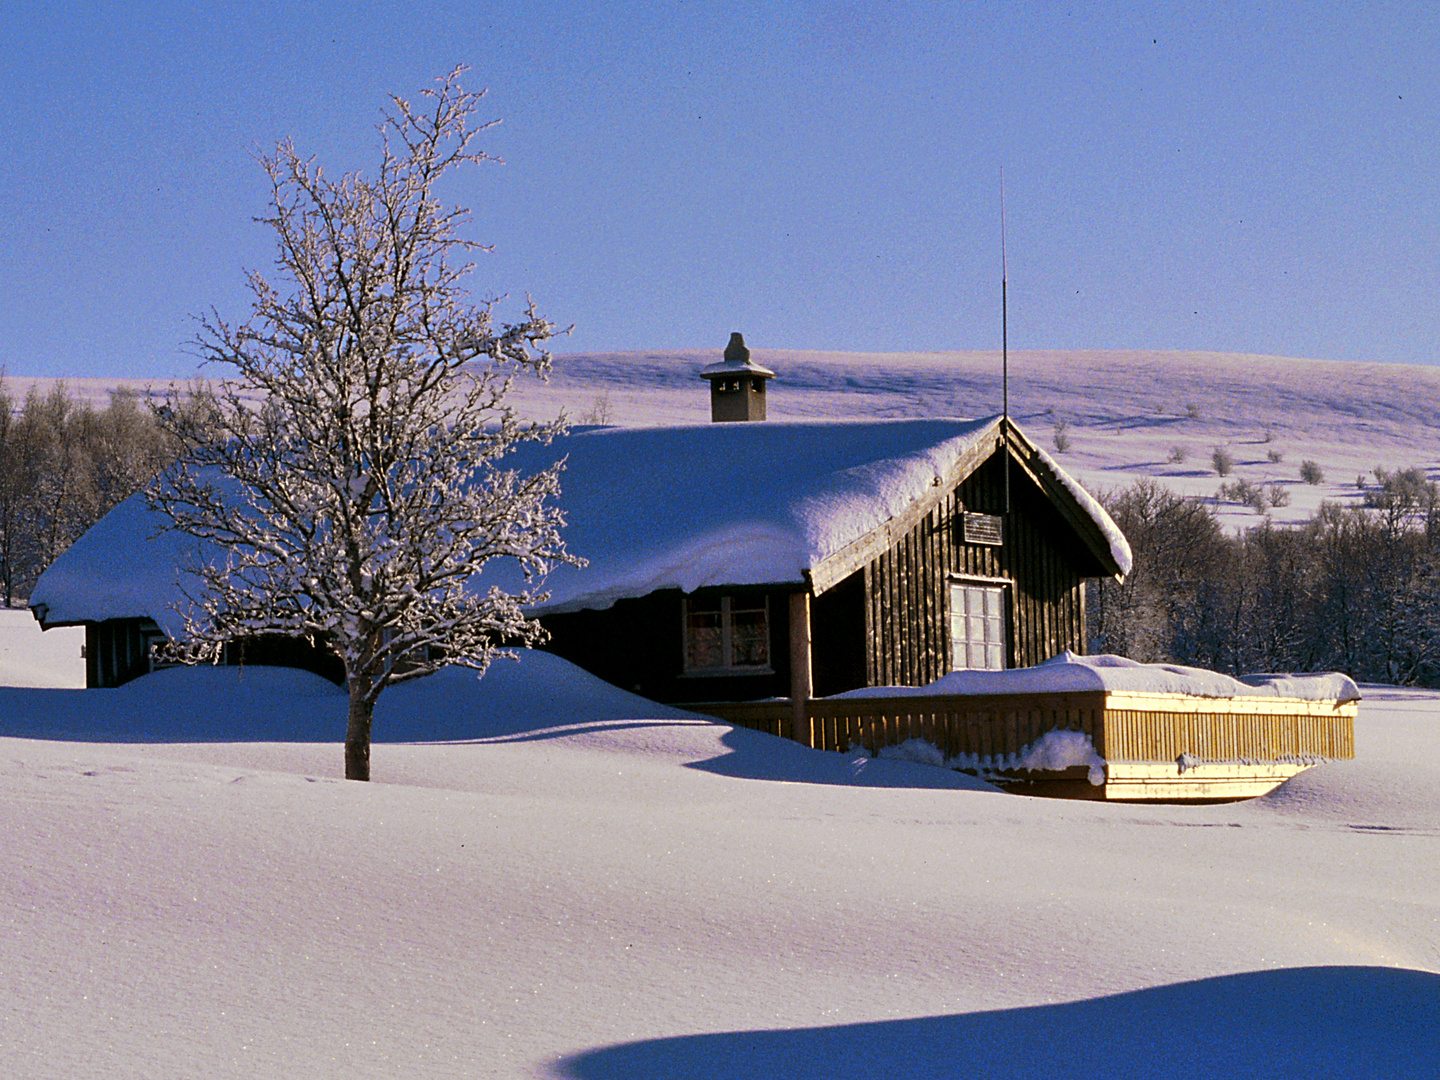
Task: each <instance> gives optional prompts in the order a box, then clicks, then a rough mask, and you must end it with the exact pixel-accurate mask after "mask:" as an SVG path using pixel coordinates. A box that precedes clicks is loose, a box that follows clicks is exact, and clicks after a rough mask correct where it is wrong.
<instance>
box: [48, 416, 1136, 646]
mask: <svg viewBox="0 0 1440 1080" xmlns="http://www.w3.org/2000/svg"><path fill="white" fill-rule="evenodd" d="M998 432H999V421H998V419H997V418H995V417H990V418H987V419H982V420H957V419H939V420H875V421H838V420H826V421H796V422H786V423H778V422H773V421H772V422H769V423H750V424H703V425H698V426H688V427H653V428H608V427H588V428H577V429H574V430H573V431H572V432H571V433H570V434H569V435H567V436H565V437H564V438H561V439H558V440H556V441H555V442H554V443H552V444H550V445H548V446H543V445H539V444H527V445H525V446H523V447H522V448H520V450H519V451H517V453H516V454H515V455H513V456H512V457H511V458H509V459H507V463H510V464H512V465H513V466H514V467H517V468H520V469H522V470H526V469H538V468H541V467H544V466H546V465H548V464H550V463H551V462H553V461H555V460H556V459H557V458H560V457H564V459H565V463H566V464H565V472H564V473H563V474H562V476H561V488H562V495H561V498H560V504H561V506H562V507H563V508H564V509H565V512H566V516H567V519H568V524H567V527H566V530H565V540H566V544H567V546H568V547H569V549H570V550H571V551H572V552H574V553H576V554H578V555H581V556H583V557H584V558H585V559H587V560H588V565H587V566H585V567H583V568H576V567H569V566H562V567H559V568H558V569H556V570H555V571H554V573H552V574H551V575H550V577H549V579H548V580H547V581H546V583H545V587H546V589H547V590H548V591H549V593H550V599H549V600H548V601H547V602H546V603H545V604H544V605H543V606H541V607H540V608H538V609H537V612H545V611H567V610H576V609H579V608H603V607H607V606H609V605H610V604H613V603H614V602H615V601H616V600H618V599H621V598H623V597H632V596H643V595H645V594H647V593H650V592H653V591H655V590H657V589H665V588H676V589H681V590H684V591H686V592H691V591H694V590H695V589H699V588H703V587H705V586H714V585H761V584H787V583H794V584H802V583H805V582H806V581H807V575H808V574H809V573H810V572H811V571H813V570H815V569H816V568H817V567H820V566H821V565H822V564H824V563H825V560H826V559H827V558H830V557H831V556H835V555H836V554H837V553H839V552H841V551H842V549H846V548H847V547H850V546H851V545H854V544H855V543H856V542H857V541H860V540H862V539H863V538H865V537H867V536H869V535H870V534H873V533H875V532H876V531H877V530H880V529H882V527H884V526H885V525H886V523H887V522H890V521H891V520H892V519H894V518H896V517H897V516H899V515H901V514H902V513H903V512H905V511H906V510H907V509H909V508H912V507H913V506H915V505H916V504H917V503H924V502H925V501H926V500H930V499H934V498H936V497H937V494H938V493H939V492H940V491H941V490H943V485H944V484H948V483H951V482H953V481H954V479H955V477H956V474H957V470H958V469H960V468H961V466H962V464H963V463H964V462H966V461H973V460H975V451H976V450H977V449H980V450H982V451H983V446H984V444H985V442H986V441H987V440H990V441H993V440H994V439H996V438H997V435H998ZM1027 445H1029V446H1030V447H1031V449H1032V450H1033V444H1028V440H1027ZM1044 460H1045V465H1046V468H1047V469H1050V470H1053V471H1054V473H1055V474H1056V476H1057V477H1058V478H1059V479H1060V482H1061V484H1062V485H1063V486H1064V488H1065V491H1066V492H1068V493H1069V494H1070V495H1071V496H1074V497H1075V503H1076V508H1077V509H1078V512H1079V514H1080V516H1082V517H1084V518H1085V519H1087V520H1088V521H1089V522H1090V523H1091V524H1092V525H1093V527H1094V530H1095V531H1096V533H1097V535H1099V536H1102V537H1103V538H1104V543H1106V544H1108V545H1109V553H1110V556H1111V559H1112V560H1113V562H1114V563H1115V564H1116V565H1117V566H1118V567H1119V569H1120V572H1122V573H1123V572H1125V571H1128V569H1129V566H1130V552H1129V548H1128V546H1126V545H1125V540H1124V537H1123V536H1121V535H1120V531H1119V529H1118V528H1116V527H1115V524H1114V522H1113V521H1111V520H1110V518H1109V516H1108V515H1107V514H1106V513H1105V511H1104V510H1103V509H1101V508H1100V506H1099V504H1098V503H1095V502H1094V501H1093V500H1091V499H1090V498H1089V497H1088V496H1086V495H1085V494H1084V492H1083V491H1082V490H1081V489H1080V488H1079V485H1077V484H1075V483H1074V481H1072V480H1070V479H1069V478H1068V477H1066V476H1065V475H1064V473H1063V471H1061V470H1060V468H1059V466H1058V465H1055V464H1054V462H1053V461H1050V460H1049V459H1048V458H1046V459H1044ZM161 524H162V519H161V518H159V516H158V515H155V514H152V513H151V512H150V511H148V510H147V509H146V507H145V505H144V502H143V500H142V499H140V498H139V497H135V498H132V499H130V500H128V501H126V502H125V503H122V504H121V505H120V506H119V507H117V508H116V509H115V510H113V511H112V512H111V513H110V514H109V515H107V516H106V517H105V518H104V519H103V520H102V521H101V522H100V523H99V524H97V525H96V526H95V527H94V528H93V529H91V530H90V531H89V532H88V533H86V534H85V535H84V536H83V537H82V538H81V539H80V540H79V541H78V542H77V543H76V544H75V545H74V546H73V547H71V548H70V550H69V551H67V552H66V553H65V554H64V555H62V556H61V557H60V559H58V560H57V561H56V562H55V564H54V565H53V566H52V567H51V568H50V569H49V570H47V571H46V572H45V574H44V576H43V577H42V578H41V580H40V582H39V584H38V585H37V586H36V588H35V590H34V592H33V593H32V595H31V602H32V606H38V605H44V608H45V610H44V613H43V620H44V622H45V623H46V625H57V624H65V623H75V622H83V621H92V620H101V619H108V618H129V617H135V616H148V617H150V618H152V619H154V620H155V621H156V622H157V623H159V624H160V626H161V628H162V629H165V630H166V631H167V632H170V631H173V630H175V629H178V624H179V621H180V620H179V617H178V616H177V615H176V614H175V612H174V610H173V609H174V607H175V606H176V605H177V603H179V602H180V601H181V600H183V595H182V593H181V591H180V576H179V575H178V574H177V567H179V566H180V565H181V564H182V563H184V562H186V561H187V556H188V557H189V558H190V559H193V558H194V557H195V553H196V548H195V541H193V540H190V539H189V538H187V537H184V536H179V535H176V534H174V533H162V532H161V531H160V526H161ZM477 582H478V583H479V584H480V585H482V586H483V587H487V588H488V587H489V585H491V584H496V585H499V586H500V587H502V588H508V587H518V586H519V585H520V582H519V580H518V573H517V571H516V570H515V568H514V567H513V566H511V565H507V564H502V561H499V560H497V561H496V562H493V563H491V564H489V565H488V566H487V567H486V569H485V570H484V572H483V573H482V574H481V575H480V577H479V578H478V579H477Z"/></svg>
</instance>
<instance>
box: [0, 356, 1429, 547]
mask: <svg viewBox="0 0 1440 1080" xmlns="http://www.w3.org/2000/svg"><path fill="white" fill-rule="evenodd" d="M717 336H720V335H717ZM720 355H721V350H719V349H681V350H675V351H654V352H643V353H605V354H593V355H564V354H561V355H558V356H557V358H556V362H555V372H554V375H553V376H552V378H551V379H550V382H549V383H548V384H543V385H542V384H537V383H534V382H531V381H528V380H524V381H521V382H519V383H517V384H516V400H517V401H518V402H519V403H520V404H521V405H522V407H523V408H524V409H525V410H526V411H528V412H530V413H531V414H532V415H536V416H546V417H549V416H554V415H555V414H556V413H558V412H559V411H560V410H561V409H564V410H565V411H566V413H567V414H568V415H570V416H571V417H572V418H573V419H575V420H578V421H585V422H605V423H614V424H622V425H636V424H660V423H703V422H705V421H707V420H708V419H709V416H710V412H709V399H708V397H707V390H706V386H705V383H704V382H703V381H702V380H701V379H700V378H699V377H698V372H699V371H700V369H701V368H702V367H704V366H705V365H706V364H711V363H714V362H715V361H717V360H718V359H719V358H720ZM752 355H753V357H754V359H755V361H756V362H758V363H761V364H764V365H766V366H768V367H771V368H773V369H775V371H776V372H778V373H779V376H780V378H779V380H778V381H777V382H776V383H775V384H774V385H773V386H772V387H771V394H770V400H769V412H770V416H771V418H773V419H780V420H786V419H804V418H810V417H822V416H823V417H871V418H873V417H919V418H932V417H940V416H959V417H980V416H986V415H989V414H991V413H997V412H999V411H1000V405H1001V389H1000V354H999V353H998V352H979V351H971V352H949V353H840V352H805V351H798V350H787V349H765V348H756V347H754V344H753V343H752ZM1010 374H1011V384H1010V404H1011V410H1012V412H1013V414H1014V415H1015V417H1016V419H1017V420H1018V421H1019V422H1020V423H1021V425H1022V426H1024V427H1025V429H1026V430H1027V431H1028V432H1029V433H1030V434H1031V436H1032V437H1033V438H1034V439H1035V440H1036V441H1037V442H1039V443H1041V444H1042V445H1043V446H1044V447H1045V448H1046V449H1047V450H1051V451H1052V452H1054V451H1055V429H1056V423H1057V421H1058V422H1060V423H1062V424H1063V425H1064V437H1065V438H1067V439H1068V442H1069V449H1068V450H1066V451H1065V452H1063V453H1057V454H1056V456H1057V458H1058V460H1059V462H1060V464H1061V465H1063V466H1064V467H1065V469H1066V470H1067V471H1069V472H1071V473H1073V474H1074V475H1076V476H1077V477H1078V478H1079V479H1080V480H1081V481H1082V482H1083V483H1085V484H1086V485H1087V486H1090V487H1092V488H1094V489H1097V490H1102V491H1103V490H1106V489H1110V488H1115V487H1123V486H1125V485H1127V484H1129V483H1132V482H1133V481H1134V480H1136V479H1138V478H1140V477H1151V478H1153V479H1155V480H1157V481H1159V482H1161V483H1164V484H1166V485H1168V486H1170V487H1171V488H1174V489H1175V490H1177V491H1181V492H1183V493H1185V494H1191V495H1204V496H1213V495H1215V493H1216V490H1217V489H1218V488H1219V486H1220V485H1221V484H1222V483H1234V482H1235V481H1237V480H1244V481H1247V482H1249V483H1250V484H1252V485H1255V486H1257V487H1261V488H1263V489H1268V488H1269V487H1270V485H1272V484H1277V485H1279V486H1280V487H1281V488H1282V489H1283V490H1284V491H1285V492H1286V494H1287V495H1288V496H1289V503H1288V505H1285V506H1280V507H1275V508H1273V509H1271V510H1270V511H1269V512H1270V515H1271V517H1272V518H1273V520H1275V521H1277V522H1295V521H1302V520H1304V519H1305V518H1307V517H1309V515H1310V514H1311V513H1312V512H1313V511H1314V510H1315V508H1316V507H1317V506H1319V504H1320V501H1321V499H1332V500H1341V501H1355V500H1358V498H1359V495H1358V492H1357V491H1356V486H1355V479H1356V476H1357V475H1359V474H1366V475H1367V477H1368V478H1369V479H1371V480H1373V477H1369V474H1370V472H1371V470H1373V469H1374V468H1375V467H1376V466H1377V465H1379V466H1383V467H1385V468H1387V469H1397V468H1409V467H1411V466H1420V467H1423V468H1425V469H1426V470H1428V471H1429V472H1430V474H1431V475H1432V477H1435V476H1440V367H1434V366H1426V365H1418V364H1363V363H1345V362H1338V361H1328V360H1304V359H1296V358H1290V357H1280V356H1248V355H1242V354H1235V353H1201V352H1135V351H1100V350H1096V351H1084V352H1074V351H1070V352H1062V351H1024V350H1017V351H1014V352H1011V354H1010ZM53 383H54V380H52V379H29V378H23V377H22V378H10V379H8V380H7V385H8V386H9V387H10V390H11V393H12V395H13V396H14V397H15V398H16V399H17V400H19V399H23V397H24V395H25V392H26V391H27V390H28V389H29V388H30V386H31V385H34V386H36V387H37V388H38V389H39V390H41V391H42V392H43V391H45V390H48V389H49V388H50V386H51V385H52V384H53ZM66 385H67V386H68V387H69V389H70V390H71V392H72V393H75V394H77V395H78V396H81V397H84V398H86V399H87V400H90V401H92V402H94V403H95V404H97V405H103V404H104V402H105V400H106V398H107V395H108V392H109V390H110V389H112V388H114V387H116V386H122V385H123V386H127V387H129V388H131V389H134V390H137V391H142V392H143V391H145V390H146V389H147V388H148V389H150V390H152V391H153V392H157V393H159V392H163V391H164V390H165V389H166V387H167V384H162V383H158V382H152V381H149V380H145V379H130V380H114V379H108V380H107V379H74V380H70V381H68V382H67V384H66ZM1216 447H1220V448H1222V449H1224V450H1226V451H1227V452H1228V453H1229V454H1230V456H1231V458H1232V459H1233V461H1234V470H1233V472H1232V473H1231V474H1230V475H1229V476H1228V477H1225V478H1222V477H1220V476H1217V475H1216V473H1215V470H1214V467H1213V465H1212V461H1211V458H1212V455H1213V453H1214V451H1215V449H1216ZM1176 457H1178V458H1181V460H1178V461H1176V460H1172V458H1176ZM1272 457H1276V458H1278V460H1273V461H1272V460H1271V458H1272ZM1307 460H1308V461H1314V462H1315V463H1316V464H1317V465H1318V466H1319V467H1320V470H1321V472H1322V473H1323V474H1324V480H1323V482H1322V483H1320V484H1307V483H1305V482H1304V481H1303V480H1301V478H1300V467H1301V465H1302V463H1304V462H1305V461H1307ZM1221 513H1222V517H1223V519H1224V520H1225V522H1226V524H1228V525H1230V526H1232V527H1236V528H1241V527H1245V526H1248V525H1253V524H1255V523H1257V522H1258V521H1259V520H1260V518H1259V515H1258V513H1257V512H1256V511H1255V510H1254V509H1252V508H1251V507H1248V506H1242V505H1239V504H1237V503H1235V502H1233V501H1232V502H1230V503H1228V504H1223V505H1222V506H1221Z"/></svg>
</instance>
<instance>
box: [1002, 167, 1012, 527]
mask: <svg viewBox="0 0 1440 1080" xmlns="http://www.w3.org/2000/svg"><path fill="white" fill-rule="evenodd" d="M1009 277H1010V267H1009V263H1008V262H1007V261H1006V254H1005V166H1004V165H1001V166H1000V395H1001V417H1000V436H1001V439H1002V440H1003V442H1002V445H1003V447H1004V450H1005V516H1006V517H1007V518H1008V517H1009V516H1010V302H1009V296H1008V292H1009Z"/></svg>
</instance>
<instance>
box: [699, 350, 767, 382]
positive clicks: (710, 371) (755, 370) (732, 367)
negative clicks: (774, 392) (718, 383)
mask: <svg viewBox="0 0 1440 1080" xmlns="http://www.w3.org/2000/svg"><path fill="white" fill-rule="evenodd" d="M726 375H759V376H762V377H763V378H766V379H777V378H779V376H778V375H776V374H775V372H773V371H771V370H770V369H769V368H767V367H765V366H764V365H763V364H757V363H756V362H755V361H754V360H751V359H750V357H749V356H746V357H745V359H744V360H741V361H733V360H721V361H720V362H719V363H717V364H711V365H709V366H708V367H704V368H701V369H700V377H701V378H702V379H720V378H724V377H725V376H726Z"/></svg>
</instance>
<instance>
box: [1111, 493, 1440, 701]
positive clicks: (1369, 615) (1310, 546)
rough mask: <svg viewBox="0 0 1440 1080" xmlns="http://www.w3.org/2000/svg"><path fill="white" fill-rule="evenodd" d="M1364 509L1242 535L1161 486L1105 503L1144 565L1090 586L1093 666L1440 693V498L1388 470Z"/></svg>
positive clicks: (1334, 507)
mask: <svg viewBox="0 0 1440 1080" xmlns="http://www.w3.org/2000/svg"><path fill="white" fill-rule="evenodd" d="M1373 475H1374V482H1373V483H1368V482H1367V483H1366V484H1365V486H1364V490H1363V503H1362V505H1353V506H1341V505H1339V504H1336V503H1325V504H1323V505H1322V506H1321V507H1320V509H1319V510H1318V511H1316V512H1315V513H1314V514H1313V515H1312V516H1311V518H1310V520H1309V521H1307V522H1305V523H1304V524H1302V525H1299V526H1294V527H1285V526H1276V525H1274V524H1272V523H1270V522H1269V521H1268V520H1267V521H1265V522H1263V523H1262V524H1260V525H1257V526H1256V527H1254V528H1251V529H1248V530H1246V531H1244V532H1242V533H1239V534H1235V533H1230V532H1227V531H1226V530H1225V529H1223V528H1222V527H1221V525H1220V523H1219V521H1218V520H1217V519H1216V516H1215V512H1214V509H1213V507H1212V506H1211V505H1210V504H1209V503H1208V502H1207V501H1205V500H1203V499H1197V498H1192V497H1186V496H1182V495H1178V494H1176V493H1175V492H1173V491H1170V490H1169V489H1167V488H1164V487H1162V486H1161V485H1159V484H1156V483H1155V482H1153V481H1150V480H1141V481H1139V482H1137V483H1135V484H1133V485H1131V486H1129V487H1127V488H1123V489H1120V490H1119V491H1116V492H1112V493H1110V494H1108V495H1106V496H1103V497H1102V499H1101V501H1102V502H1103V503H1104V504H1105V506H1106V509H1107V510H1108V511H1109V512H1110V514H1111V516H1112V517H1113V518H1114V519H1115V522H1116V524H1117V525H1119V526H1120V529H1121V531H1122V532H1124V534H1125V536H1126V537H1127V539H1128V540H1129V541H1130V546H1131V549H1132V550H1133V552H1134V555H1135V561H1134V567H1133V569H1132V570H1131V573H1130V574H1129V575H1128V576H1127V577H1126V579H1125V581H1124V582H1114V581H1105V582H1097V583H1092V585H1091V587H1090V591H1089V593H1088V596H1087V614H1088V617H1089V623H1090V625H1089V645H1090V649H1091V651H1092V652H1097V653H1099V652H1110V653H1118V654H1120V655H1122V656H1128V657H1130V658H1132V659H1134V660H1140V661H1144V662H1150V663H1177V664H1185V665H1188V666H1192V667H1201V668H1209V669H1211V670H1214V671H1222V672H1228V673H1230V674H1237V675H1238V674H1244V673H1249V672H1314V671H1342V672H1344V673H1346V674H1347V675H1350V676H1351V677H1352V678H1354V679H1356V680H1358V681H1362V682H1384V683H1398V684H1401V685H1421V686H1436V685H1440V488H1437V485H1436V484H1435V483H1434V482H1432V481H1430V480H1429V479H1428V478H1427V477H1426V475H1425V473H1424V471H1423V470H1421V469H1417V468H1408V469H1400V470H1395V471H1391V470H1388V469H1384V468H1377V469H1376V470H1375V471H1374V474H1373Z"/></svg>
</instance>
